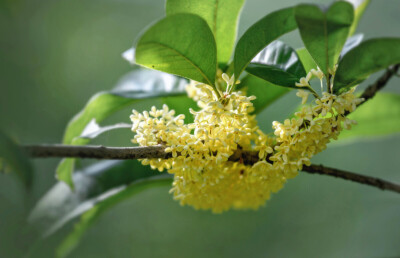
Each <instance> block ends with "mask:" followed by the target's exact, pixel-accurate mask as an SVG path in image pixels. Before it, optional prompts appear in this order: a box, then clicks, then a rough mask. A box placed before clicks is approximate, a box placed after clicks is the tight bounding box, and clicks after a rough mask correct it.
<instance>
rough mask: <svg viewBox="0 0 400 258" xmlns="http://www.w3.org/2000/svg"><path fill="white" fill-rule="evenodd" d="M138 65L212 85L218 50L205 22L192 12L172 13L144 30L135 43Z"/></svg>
mask: <svg viewBox="0 0 400 258" xmlns="http://www.w3.org/2000/svg"><path fill="white" fill-rule="evenodd" d="M135 61H136V63H137V64H139V65H142V66H145V67H148V68H151V69H155V70H159V71H163V72H167V73H172V74H176V75H180V76H183V77H186V78H189V79H192V80H195V81H198V82H203V83H206V84H209V85H214V82H215V76H216V71H217V50H216V45H215V39H214V36H213V34H212V32H211V30H210V28H209V26H208V25H207V23H206V22H205V21H204V20H203V19H202V18H200V17H199V16H197V15H194V14H182V13H181V14H174V15H171V16H168V17H166V18H164V19H162V20H160V21H158V22H157V23H156V24H154V25H153V26H151V27H150V28H149V29H147V30H146V31H145V32H144V34H143V35H142V36H141V37H140V38H139V40H138V43H137V45H136V53H135Z"/></svg>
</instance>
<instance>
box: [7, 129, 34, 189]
mask: <svg viewBox="0 0 400 258" xmlns="http://www.w3.org/2000/svg"><path fill="white" fill-rule="evenodd" d="M3 169H4V170H5V171H6V172H13V173H15V175H16V176H17V177H18V178H19V179H20V180H21V182H22V183H23V184H24V186H25V187H26V188H28V189H29V188H30V187H31V185H32V178H33V169H32V165H31V163H30V161H29V159H28V157H27V155H26V154H25V152H24V151H23V150H22V149H21V148H20V147H19V146H18V145H17V144H16V143H15V142H14V141H13V140H11V139H10V138H9V137H8V136H7V135H6V134H5V133H3V132H2V131H1V130H0V172H2V171H1V170H3Z"/></svg>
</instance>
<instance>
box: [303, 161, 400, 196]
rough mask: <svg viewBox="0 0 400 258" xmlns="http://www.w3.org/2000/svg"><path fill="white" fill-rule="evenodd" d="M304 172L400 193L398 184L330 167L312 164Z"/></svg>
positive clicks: (305, 167)
mask: <svg viewBox="0 0 400 258" xmlns="http://www.w3.org/2000/svg"><path fill="white" fill-rule="evenodd" d="M303 172H307V173H310V174H320V175H327V176H334V177H339V178H342V179H345V180H350V181H353V182H357V183H360V184H364V185H370V186H373V187H378V188H380V189H381V190H388V191H393V192H397V193H400V185H398V184H395V183H391V182H389V181H386V180H383V179H380V178H376V177H370V176H364V175H359V174H356V173H353V172H348V171H344V170H339V169H336V168H329V167H324V166H322V165H314V164H311V165H310V166H304V167H303Z"/></svg>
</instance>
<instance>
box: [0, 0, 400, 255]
mask: <svg viewBox="0 0 400 258" xmlns="http://www.w3.org/2000/svg"><path fill="white" fill-rule="evenodd" d="M308 2H314V3H328V2H329V1H316V0H314V1H310V0H308ZM297 3H299V1H296V0H281V1H272V0H264V1H261V0H248V1H247V3H246V4H245V7H244V9H243V11H242V16H241V20H240V25H239V35H240V34H242V33H243V32H244V31H245V29H247V28H248V27H249V26H250V25H251V24H252V23H254V22H255V21H257V20H258V19H260V18H261V17H263V16H264V15H265V14H267V13H269V12H271V11H274V10H277V9H279V8H282V7H287V6H291V5H294V4H297ZM399 13H400V2H399V1H398V0H372V3H371V4H370V6H369V8H368V9H367V11H366V12H365V15H364V17H363V19H362V20H361V23H360V26H359V29H358V31H359V32H363V33H364V34H365V37H366V38H371V37H381V36H397V37H398V36H400V17H399ZM163 16H164V0H68V1H67V0H40V1H39V0H1V1H0V87H1V93H0V127H1V128H2V129H3V130H4V131H6V132H7V133H8V134H9V135H11V136H12V137H13V138H15V139H18V141H19V142H21V143H24V144H31V143H59V142H61V139H62V135H63V132H64V128H65V126H66V124H67V122H68V121H69V119H70V118H71V117H72V116H73V115H74V114H76V113H77V112H78V111H79V110H80V109H81V108H82V107H83V106H84V104H85V103H86V102H87V100H88V99H89V98H90V97H91V96H92V95H93V94H95V93H96V92H98V91H101V90H107V89H111V88H112V87H113V86H114V85H115V84H116V82H117V81H118V79H119V78H120V77H121V76H122V75H124V74H126V73H127V72H129V71H131V70H132V69H134V68H133V67H132V66H131V65H129V64H128V63H127V62H126V61H125V60H123V59H122V58H121V53H122V52H123V51H124V50H126V49H128V48H130V47H131V45H132V43H133V41H134V39H135V37H136V36H137V35H138V34H139V33H140V31H142V30H143V28H144V27H145V26H147V25H148V24H149V23H151V22H153V21H154V20H155V19H159V18H161V17H163ZM284 40H285V41H286V42H288V43H290V44H291V45H292V46H293V47H300V46H301V42H300V39H299V35H298V32H295V33H291V34H289V35H287V36H285V37H284ZM376 77H377V75H375V76H372V77H371V78H370V79H369V81H367V83H364V85H366V84H368V82H372V81H373V80H374V79H376ZM399 84H400V79H399V78H394V79H392V80H391V82H390V84H389V85H388V87H386V88H385V89H384V91H389V92H397V93H400V87H399ZM152 104H154V103H153V102H145V103H142V104H140V105H136V106H132V107H129V108H127V109H124V110H122V111H120V112H118V113H117V114H116V115H115V116H114V117H113V118H111V119H108V120H106V121H105V122H104V124H109V123H112V122H129V114H130V109H132V108H136V109H139V110H141V109H146V108H149V107H150V106H151V105H152ZM156 104H161V103H159V102H157V103H156ZM297 104H298V100H296V98H294V96H293V94H289V95H287V96H285V97H284V98H282V99H281V100H280V101H278V102H277V103H275V104H273V105H272V106H271V107H270V108H269V109H268V110H266V111H265V112H262V113H261V114H260V115H259V121H260V124H261V125H262V127H263V128H265V129H266V130H270V129H269V128H270V122H271V121H272V120H277V119H283V118H284V117H285V116H287V115H288V114H290V113H291V112H292V110H293V108H295V107H296V106H297ZM130 137H132V135H131V134H130V133H129V132H121V131H117V132H111V133H107V134H105V135H104V136H102V137H100V138H99V139H98V140H96V141H95V143H98V144H104V145H116V146H118V145H125V146H126V145H129V144H130V141H129V139H130ZM399 145H400V137H399V136H398V135H395V136H390V137H384V138H379V139H373V140H368V139H367V140H363V141H357V142H346V143H343V144H334V145H332V146H330V148H329V149H327V150H326V151H325V152H323V153H321V154H319V155H318V156H316V157H315V158H314V159H313V162H314V163H322V164H325V165H327V166H333V167H337V168H341V169H347V170H350V171H355V172H358V173H362V174H366V175H373V176H378V177H381V178H385V179H388V180H393V181H397V182H400V173H399V172H400V171H399V167H400V159H399V157H400V151H399V148H398V146H399ZM58 162H59V160H57V159H46V160H44V159H43V160H34V161H33V164H34V167H35V177H34V184H33V188H32V190H31V192H30V193H29V195H28V196H27V197H26V196H25V194H24V191H23V189H22V187H21V185H20V184H19V183H18V181H17V180H16V179H15V178H13V177H12V176H10V175H4V174H0V257H7V258H8V257H24V256H25V254H26V250H27V249H28V248H29V247H31V245H32V243H37V242H36V239H37V235H35V234H33V233H32V232H31V231H30V230H27V225H26V217H27V214H28V213H29V211H30V210H31V209H32V207H33V206H34V204H35V203H36V202H37V201H38V200H39V199H40V197H41V196H42V195H43V194H45V193H46V192H47V191H48V190H49V189H50V188H51V186H52V185H54V184H55V183H56V180H55V177H54V172H55V168H56V166H57V163H58ZM132 173H134V172H133V171H132ZM73 222H75V221H73ZM72 226H73V223H69V224H68V225H67V227H66V228H64V229H63V230H61V231H60V232H59V233H57V234H55V235H53V236H52V237H50V238H48V239H44V240H43V241H40V243H39V244H36V245H37V246H36V248H35V249H34V251H32V252H31V253H30V257H53V256H54V248H55V247H56V245H57V244H58V243H59V241H60V240H61V239H63V237H64V236H65V235H66V233H68V231H69V230H71V228H72ZM244 256H245V257H398V256H400V196H399V195H398V194H395V193H391V192H383V191H379V190H377V189H374V188H370V187H367V186H363V185H359V184H355V183H352V182H347V181H344V180H341V179H334V178H330V177H326V176H318V175H309V174H303V173H301V174H300V175H299V176H298V177H296V178H295V179H293V180H290V181H289V182H288V183H287V184H286V186H285V187H284V189H283V190H281V191H280V192H279V193H278V194H275V195H274V196H273V197H272V199H271V200H270V201H269V202H268V203H267V205H266V206H265V207H263V208H260V209H259V210H258V211H229V212H226V213H223V214H220V215H215V214H212V213H210V212H208V211H195V210H193V209H192V208H191V207H181V206H179V204H178V203H177V202H175V201H173V200H172V197H171V196H170V195H169V194H168V187H162V188H154V189H151V190H147V191H145V192H143V193H141V194H139V195H137V196H135V197H133V198H131V199H129V200H126V201H124V202H122V203H120V204H119V205H117V206H116V207H115V208H114V209H112V210H110V211H108V212H106V213H105V214H103V216H101V218H100V219H99V220H98V221H97V222H96V223H95V224H94V225H93V227H92V228H90V230H88V232H87V234H86V235H85V236H84V238H83V241H82V242H81V243H80V245H79V246H78V248H77V249H76V250H75V251H73V253H72V254H71V257H244Z"/></svg>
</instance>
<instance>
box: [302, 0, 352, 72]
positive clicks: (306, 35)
mask: <svg viewBox="0 0 400 258" xmlns="http://www.w3.org/2000/svg"><path fill="white" fill-rule="evenodd" d="M295 17H296V22H297V25H298V27H299V31H300V35H301V38H302V40H303V42H304V45H305V47H306V48H307V50H308V52H309V53H310V55H311V56H312V57H313V59H314V61H315V62H316V63H317V65H318V66H319V67H320V69H321V70H322V71H323V72H324V74H325V75H326V76H328V70H329V69H331V70H333V68H334V66H335V64H336V63H337V61H338V59H339V56H340V52H341V51H342V47H343V45H344V43H345V42H346V39H347V36H348V34H349V30H350V26H351V25H352V23H353V19H354V10H353V6H352V5H351V4H349V3H347V2H343V1H340V2H335V3H333V4H332V5H331V6H330V8H329V9H328V10H327V11H326V12H324V11H322V10H321V9H320V8H319V7H318V6H317V5H312V4H300V5H298V6H297V7H296V9H295Z"/></svg>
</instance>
